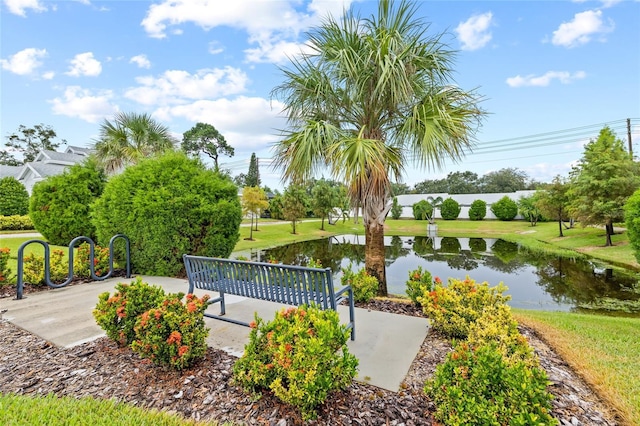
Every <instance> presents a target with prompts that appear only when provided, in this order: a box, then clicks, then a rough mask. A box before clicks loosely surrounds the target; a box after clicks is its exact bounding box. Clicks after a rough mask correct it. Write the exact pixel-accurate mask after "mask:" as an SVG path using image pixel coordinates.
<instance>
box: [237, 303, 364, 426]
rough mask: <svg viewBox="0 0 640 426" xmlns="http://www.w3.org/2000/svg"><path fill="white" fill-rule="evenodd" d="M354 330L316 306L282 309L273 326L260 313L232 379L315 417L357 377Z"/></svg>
mask: <svg viewBox="0 0 640 426" xmlns="http://www.w3.org/2000/svg"><path fill="white" fill-rule="evenodd" d="M349 335H350V331H349V329H348V328H347V327H346V326H343V325H341V324H340V318H339V317H338V313H337V312H336V311H333V310H325V311H323V310H321V309H319V308H317V307H315V306H305V305H303V306H300V307H299V308H294V307H291V308H287V309H282V310H280V311H279V312H278V313H276V315H275V318H274V319H273V320H272V321H270V322H266V323H265V322H264V321H263V320H262V319H261V318H259V317H258V315H257V314H256V316H255V321H254V322H253V323H252V324H251V333H250V334H249V343H248V344H247V345H246V346H245V350H244V355H242V357H241V358H240V359H239V360H238V361H236V363H235V365H234V367H233V376H234V381H235V383H236V384H238V385H239V386H242V387H243V388H244V389H245V390H247V391H249V392H261V391H263V390H271V391H272V392H273V394H274V395H275V396H276V397H277V398H279V399H280V400H282V401H283V402H285V403H287V404H291V405H293V406H295V407H297V408H298V409H300V411H301V413H302V416H303V418H304V419H305V420H306V419H311V418H313V417H315V415H316V408H317V406H318V405H320V404H322V403H323V402H324V401H325V400H326V399H327V397H328V395H329V393H330V392H332V391H334V390H339V389H345V388H346V387H347V386H349V385H350V384H351V382H352V380H353V377H355V374H356V368H357V366H358V360H357V358H356V357H355V356H354V355H352V354H350V353H349V349H348V347H347V344H346V343H347V339H348V338H349Z"/></svg>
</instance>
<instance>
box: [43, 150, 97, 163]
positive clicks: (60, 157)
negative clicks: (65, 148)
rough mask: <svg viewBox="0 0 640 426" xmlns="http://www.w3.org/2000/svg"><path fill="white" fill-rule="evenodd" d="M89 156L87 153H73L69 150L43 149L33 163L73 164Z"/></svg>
mask: <svg viewBox="0 0 640 426" xmlns="http://www.w3.org/2000/svg"><path fill="white" fill-rule="evenodd" d="M86 158H87V157H86V156H85V155H78V154H71V153H67V152H57V151H49V150H47V149H43V150H42V151H40V152H39V153H38V155H37V156H36V158H35V160H34V161H33V163H37V162H43V163H55V164H64V165H66V166H71V165H73V164H76V163H79V162H81V161H84V160H85V159H86Z"/></svg>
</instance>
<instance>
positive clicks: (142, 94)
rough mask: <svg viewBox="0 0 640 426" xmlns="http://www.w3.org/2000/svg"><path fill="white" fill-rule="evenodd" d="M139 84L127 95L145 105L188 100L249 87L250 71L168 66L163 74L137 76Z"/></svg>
mask: <svg viewBox="0 0 640 426" xmlns="http://www.w3.org/2000/svg"><path fill="white" fill-rule="evenodd" d="M136 81H137V82H138V83H139V84H140V86H139V87H135V88H131V89H128V90H127V91H126V92H125V96H126V97H127V98H129V99H132V100H134V101H136V102H138V103H141V104H143V105H157V104H175V103H182V102H184V101H186V100H194V99H208V98H217V97H221V96H228V95H234V94H239V93H242V92H244V91H246V86H247V83H248V81H249V79H248V77H247V75H246V74H245V73H244V72H243V71H242V70H239V69H237V68H232V67H225V68H217V69H203V70H199V71H197V72H196V73H195V74H190V73H188V72H187V71H180V70H168V71H165V72H164V73H163V74H162V75H161V76H160V77H157V78H155V77H151V76H146V77H138V78H136Z"/></svg>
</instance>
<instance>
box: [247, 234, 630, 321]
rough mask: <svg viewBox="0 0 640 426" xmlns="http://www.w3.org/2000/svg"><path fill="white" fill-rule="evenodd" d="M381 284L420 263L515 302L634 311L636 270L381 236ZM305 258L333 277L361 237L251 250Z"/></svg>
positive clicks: (460, 242) (359, 255)
mask: <svg viewBox="0 0 640 426" xmlns="http://www.w3.org/2000/svg"><path fill="white" fill-rule="evenodd" d="M385 246H386V265H387V286H388V289H389V292H390V293H395V294H404V292H405V282H406V280H407V276H408V272H409V271H410V270H413V269H416V268H417V267H418V266H422V268H423V269H427V270H429V271H430V272H431V273H432V275H433V276H439V277H440V278H442V279H443V280H445V279H446V278H448V277H454V278H464V277H465V276H466V275H469V276H471V277H472V278H474V279H475V280H477V281H488V282H489V283H490V284H491V285H496V284H498V282H500V281H502V282H504V283H505V284H506V285H507V286H508V287H509V294H510V295H511V297H512V300H511V302H510V304H511V305H512V306H514V307H519V308H526V309H539V310H596V311H617V312H627V313H632V314H635V315H640V285H639V284H638V276H637V274H634V273H631V272H630V273H625V272H623V271H620V270H615V271H614V270H613V269H612V268H607V267H606V265H604V266H603V265H597V264H595V263H593V262H590V261H585V260H572V259H567V258H558V257H553V256H548V255H542V254H539V253H532V252H530V251H529V250H526V249H524V248H522V247H520V246H519V245H518V244H515V243H511V242H508V241H504V240H500V239H490V238H486V239H483V238H452V237H423V236H419V237H414V238H410V237H397V236H394V237H385ZM252 259H253V260H262V261H266V260H268V259H276V260H278V261H280V262H282V263H286V264H291V265H306V264H307V263H308V262H309V260H311V259H316V260H320V261H321V262H322V265H324V266H326V267H329V268H331V270H332V271H333V273H334V279H335V280H336V282H337V283H339V279H340V275H341V268H342V267H347V266H348V265H349V264H350V263H352V264H353V265H354V268H361V267H363V266H364V237H363V236H356V235H341V236H338V237H331V238H329V239H322V240H313V241H306V242H299V243H293V244H288V245H286V246H281V247H275V248H271V249H268V250H263V251H259V252H255V253H253V254H252Z"/></svg>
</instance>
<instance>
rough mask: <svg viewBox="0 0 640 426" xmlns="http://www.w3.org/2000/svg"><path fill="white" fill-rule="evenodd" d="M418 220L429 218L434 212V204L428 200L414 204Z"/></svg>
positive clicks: (414, 215) (414, 213)
mask: <svg viewBox="0 0 640 426" xmlns="http://www.w3.org/2000/svg"><path fill="white" fill-rule="evenodd" d="M412 209H413V217H414V218H415V219H416V220H428V219H429V217H431V215H432V214H433V206H432V205H431V204H430V203H429V202H428V201H427V200H420V201H418V202H417V203H415V204H414V205H413V206H412Z"/></svg>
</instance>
